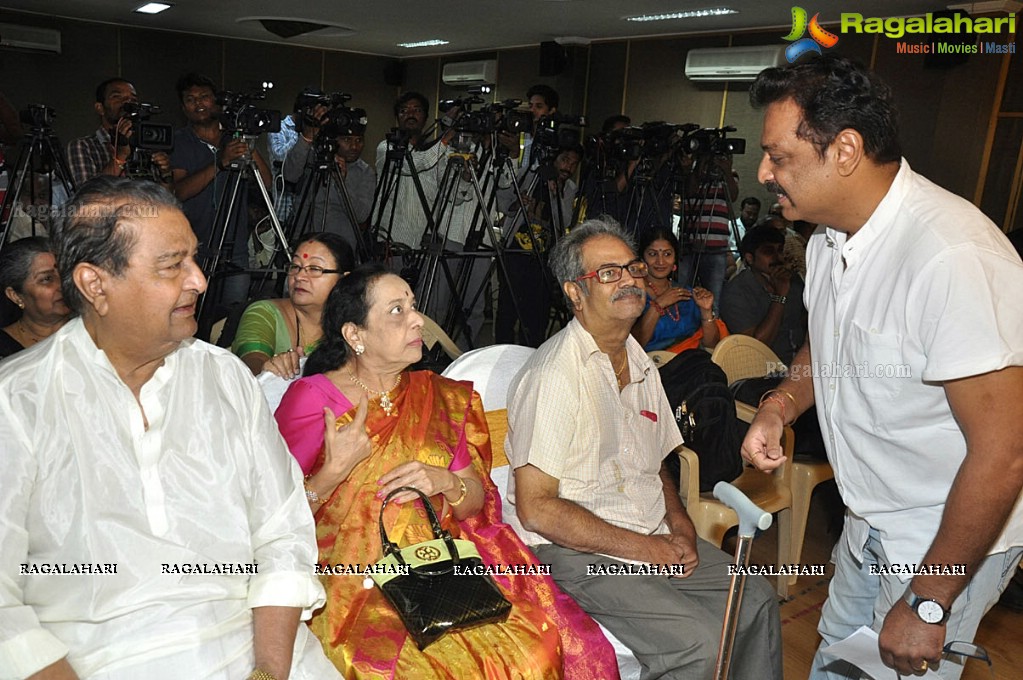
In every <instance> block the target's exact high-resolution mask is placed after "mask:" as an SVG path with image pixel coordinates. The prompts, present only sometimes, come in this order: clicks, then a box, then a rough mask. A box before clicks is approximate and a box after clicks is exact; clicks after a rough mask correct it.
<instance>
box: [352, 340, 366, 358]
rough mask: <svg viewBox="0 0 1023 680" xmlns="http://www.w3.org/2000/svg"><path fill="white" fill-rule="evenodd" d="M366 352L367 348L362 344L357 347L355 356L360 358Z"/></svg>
mask: <svg viewBox="0 0 1023 680" xmlns="http://www.w3.org/2000/svg"><path fill="white" fill-rule="evenodd" d="M365 351H366V348H365V347H364V346H363V345H362V344H361V343H360V344H358V345H356V346H355V356H360V355H361V354H362V353H363V352H365Z"/></svg>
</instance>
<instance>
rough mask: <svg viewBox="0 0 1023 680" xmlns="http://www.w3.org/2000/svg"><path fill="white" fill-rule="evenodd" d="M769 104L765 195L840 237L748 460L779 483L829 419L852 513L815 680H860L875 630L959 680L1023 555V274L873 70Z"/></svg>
mask: <svg viewBox="0 0 1023 680" xmlns="http://www.w3.org/2000/svg"><path fill="white" fill-rule="evenodd" d="M750 99H751V102H752V103H753V104H754V106H757V107H763V108H764V130H763V137H762V138H761V146H762V147H763V149H764V158H763V160H762V161H761V163H760V170H759V179H760V181H761V182H763V184H764V185H765V186H766V187H767V189H768V191H771V192H772V193H775V194H776V195H777V196H778V201H779V203H780V204H781V208H782V212H783V214H784V216H785V218H786V219H790V220H797V219H803V220H808V221H811V222H817V223H823V224H827V225H830V227H829V228H828V229H826V230H824V231H821V232H819V233H817V234H815V235H814V236H812V237H811V238H810V242H809V245H808V247H807V281H806V292H805V301H806V306H807V309H808V310H809V316H810V323H809V337H808V342H807V344H806V345H805V346H804V347H803V349H802V350H801V351H800V352H799V353H798V354H797V355H796V358H795V359H794V360H793V363H792V366H791V368H790V377H789V379H787V380H786V381H785V382H783V383H782V384H781V386H780V388H779V389H778V390H774V391H773V392H769V393H768V394H767V395H765V399H764V400H763V401H762V402H761V404H762V405H761V408H760V412H759V414H758V415H757V418H756V420H755V421H754V423H753V425H752V426H751V428H750V431H749V434H748V435H747V437H746V441H745V442H744V444H743V456H744V457H745V458H746V459H747V460H749V461H751V462H752V463H753V464H754V465H755V466H757V467H758V468H760V469H762V470H773V469H774V468H776V467H777V466H778V465H780V464H781V462H782V461H783V460H784V458H783V457H782V455H781V450H780V447H779V445H778V442H779V436H780V434H781V429H782V425H783V424H784V423H787V422H791V421H792V420H794V419H795V417H796V416H797V415H799V414H800V413H802V412H803V411H804V410H806V409H807V408H809V407H810V406H811V405H813V404H816V406H817V414H818V418H819V419H820V424H821V431H822V433H823V434H824V440H825V444H826V448H827V451H828V458H829V460H830V461H831V464H832V466H833V467H834V469H835V478H836V480H837V482H838V488H839V491H840V493H841V495H842V499H843V501H844V502H845V505H846V506H847V507H848V509H849V510H848V513H847V514H846V520H845V529H844V531H843V534H842V538H841V539H840V540H839V544H838V546H836V550H835V554H834V559H835V562H836V572H835V577H834V579H833V580H832V582H831V585H830V590H829V597H828V601H827V602H826V603H825V605H824V609H823V611H822V614H821V622H820V625H819V626H818V631H819V632H820V634H821V636H822V638H823V641H822V643H821V647H820V649H819V650H818V652H817V656H816V657H815V658H814V662H813V669H812V672H811V673H812V675H811V677H812V678H814V679H823V678H858V677H859V670H858V669H855V668H852V667H849V666H848V664H845V663H844V662H839V661H836V660H834V659H833V657H830V656H829V655H827V654H826V651H827V647H828V645H830V644H833V643H835V642H837V641H839V640H841V639H843V638H845V637H847V636H848V635H850V634H851V633H853V632H854V631H855V630H856V629H857V628H859V627H860V626H861V625H867V626H871V627H873V629H874V630H875V631H877V632H878V633H879V635H880V639H879V647H880V654H881V658H882V660H883V661H884V662H885V664H887V665H888V666H890V667H892V668H894V669H895V670H896V671H897V672H898V673H899V674H901V675H903V676H906V675H922V674H923V673H924V672H926V670H927V669H928V668H931V669H934V670H936V671H937V672H938V673H939V675H941V677H943V678H946V679H951V678H958V677H959V675H960V673H961V672H962V665H960V664H961V663H962V662H963V659H962V657H961V656H952V657H950V656H946V655H944V654H943V648H946V647H947V646H948V645H950V644H951V650H953V652H951V653H954V652H956V651H958V652H959V654H960V655H961V654H962V653H963V652H964V651H966V650H964V649H963V646H962V642H963V641H965V642H969V641H970V640H972V639H973V636H974V633H975V632H976V630H977V626H978V624H979V622H980V620H981V618H982V617H983V615H984V613H985V612H986V611H987V610H988V609H989V608H990V607H991V606H992V605H993V604H994V602H995V601H996V600H997V599H998V595H999V593H1000V592H1001V591H1002V589H1003V588H1004V587H1005V584H1006V582H1007V581H1008V580H1009V578H1010V577H1011V576H1012V573H1013V571H1014V570H1015V568H1016V564H1017V563H1018V562H1019V559H1020V554H1021V552H1023V502H1021V501H1020V490H1021V489H1023V366H1021V365H1023V297H1020V295H1019V291H1020V290H1021V289H1023V265H1021V263H1020V259H1019V256H1018V255H1017V254H1016V253H1015V252H1014V251H1013V250H1012V247H1011V246H1010V245H1009V242H1008V240H1007V239H1006V238H1005V236H1004V235H1003V234H1002V233H1001V232H1000V231H999V230H998V228H997V227H996V226H995V225H994V224H992V223H991V221H990V220H989V219H988V218H987V217H985V216H984V215H983V214H982V213H981V212H980V211H979V210H977V208H976V207H974V206H973V205H972V204H970V203H968V202H967V201H965V200H963V199H961V198H959V197H958V196H955V195H953V194H951V193H949V192H947V191H945V190H944V189H942V188H940V187H938V186H936V185H935V184H933V183H931V182H929V181H928V180H926V179H925V178H923V177H922V176H920V175H918V174H916V173H914V172H913V171H912V170H911V169H910V167H909V164H908V163H907V162H906V160H905V159H904V158H901V151H900V145H899V140H898V128H897V124H896V111H895V108H894V103H893V99H892V95H891V91H890V90H889V88H888V87H887V85H885V84H884V83H883V82H881V81H880V80H879V79H878V77H877V76H876V75H874V74H873V73H870V72H868V71H867V70H866V69H864V68H863V67H862V66H860V65H859V64H856V63H854V62H851V61H849V60H847V59H843V58H838V57H834V56H825V57H822V58H818V59H814V60H811V61H809V62H806V63H802V64H798V65H791V66H787V67H785V68H780V69H768V70H766V71H764V72H762V73H761V74H760V76H759V77H758V78H757V81H756V82H755V83H754V85H753V88H752V90H751V92H750ZM811 357H812V360H811ZM811 375H812V376H813V379H812V380H808V379H800V378H807V377H809V376H811ZM905 565H910V567H911V568H910V569H909V571H911V573H908V574H907V573H905V572H906V571H907V569H906V568H905Z"/></svg>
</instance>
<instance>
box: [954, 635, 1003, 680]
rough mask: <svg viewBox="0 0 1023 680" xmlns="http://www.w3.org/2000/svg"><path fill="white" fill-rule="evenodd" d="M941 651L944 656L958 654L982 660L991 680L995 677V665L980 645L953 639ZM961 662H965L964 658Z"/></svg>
mask: <svg viewBox="0 0 1023 680" xmlns="http://www.w3.org/2000/svg"><path fill="white" fill-rule="evenodd" d="M941 652H942V654H943V655H944V656H946V657H948V656H960V657H967V658H970V659H977V660H978V661H983V662H984V663H986V664H987V668H988V672H989V673H990V674H991V678H992V680H993V679H994V677H995V667H994V664H992V663H991V657H990V656H988V653H987V650H986V649H984V648H983V647H981V646H980V645H976V644H974V643H972V642H960V641H959V640H953V641H952V642H949V643H948V644H947V645H945V646H944V647H942V648H941ZM963 663H964V664H965V663H966V660H965V659H964V660H963Z"/></svg>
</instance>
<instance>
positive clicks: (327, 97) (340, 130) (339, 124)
mask: <svg viewBox="0 0 1023 680" xmlns="http://www.w3.org/2000/svg"><path fill="white" fill-rule="evenodd" d="M351 99H352V95H350V94H347V93H345V92H331V93H329V94H324V93H322V92H317V91H312V92H311V91H304V92H302V93H301V94H299V95H298V97H296V98H295V112H296V113H297V114H299V115H300V116H301V118H302V124H303V125H308V126H310V127H319V128H320V132H319V134H320V136H322V137H327V138H330V139H334V138H336V137H342V136H347V135H361V134H363V133H364V132H365V131H366V124H367V123H368V122H369V120H368V118H367V117H366V110H365V109H354V108H350V107H348V106H346V104H347V103H348V102H349V101H351ZM317 106H323V107H326V109H327V113H326V114H325V117H326V119H325V120H323V119H316V118H313V109H315V108H316V107H317Z"/></svg>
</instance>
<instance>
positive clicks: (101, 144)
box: [67, 78, 171, 186]
mask: <svg viewBox="0 0 1023 680" xmlns="http://www.w3.org/2000/svg"><path fill="white" fill-rule="evenodd" d="M138 101H139V98H138V95H136V94H135V86H134V85H132V84H131V83H130V82H128V81H127V80H125V79H124V78H108V79H107V80H104V81H103V82H102V83H100V84H99V85H98V86H97V87H96V103H95V104H93V108H94V109H95V110H96V113H97V114H98V115H99V119H100V126H99V129H97V130H96V132H94V133H93V134H91V135H89V136H87V137H79V138H78V139H74V140H72V141H71V142H69V143H68V145H67V160H68V166H69V168H70V170H71V178H72V179H73V180H74V182H75V185H76V186H78V185H81V184H82V183H83V182H85V181H86V180H88V179H91V178H93V177H96V176H97V175H112V176H114V177H120V176H121V175H123V174H124V167H125V165H127V164H128V159H129V157H130V156H131V153H132V148H131V141H132V135H133V134H134V132H135V130H134V126H133V125H132V121H131V118H129V117H128V116H127V115H126V112H125V111H124V105H125V104H128V103H134V104H137V103H138ZM152 160H153V164H154V165H155V166H156V167H157V168H159V170H160V173H161V174H163V175H166V174H167V173H169V172H170V168H171V162H170V158H169V157H168V156H167V154H166V153H163V152H162V151H157V152H154V153H153V155H152Z"/></svg>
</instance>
